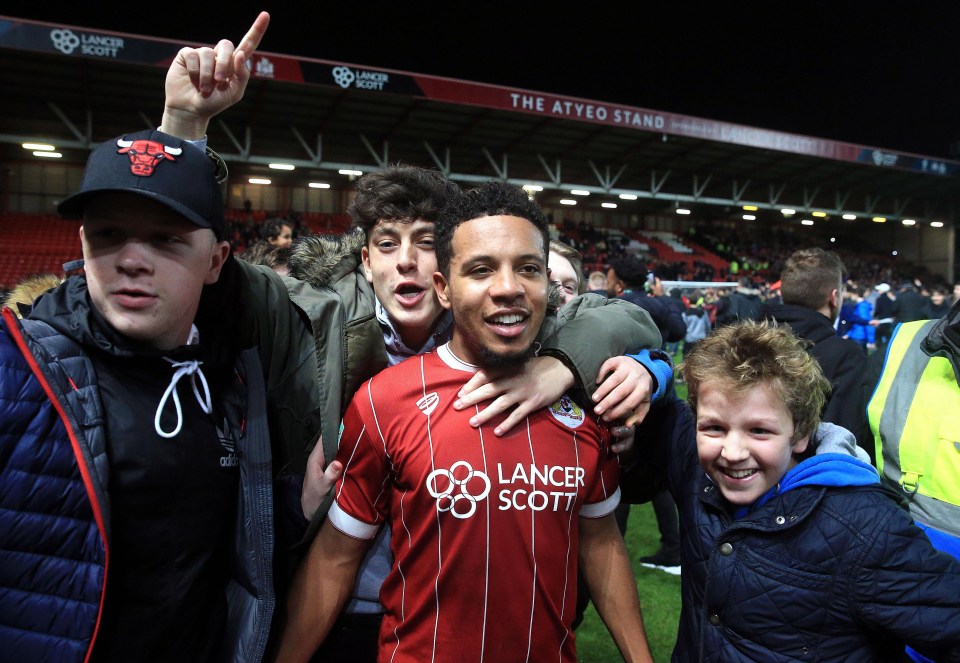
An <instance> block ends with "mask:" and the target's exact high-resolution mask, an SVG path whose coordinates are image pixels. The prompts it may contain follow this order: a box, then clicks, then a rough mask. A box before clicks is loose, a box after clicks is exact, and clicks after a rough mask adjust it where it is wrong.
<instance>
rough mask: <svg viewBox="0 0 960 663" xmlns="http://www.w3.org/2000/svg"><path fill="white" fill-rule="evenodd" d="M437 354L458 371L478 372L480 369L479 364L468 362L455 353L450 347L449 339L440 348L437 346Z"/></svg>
mask: <svg viewBox="0 0 960 663" xmlns="http://www.w3.org/2000/svg"><path fill="white" fill-rule="evenodd" d="M437 356H438V357H440V359H442V360H443V363H444V364H446V365H447V366H449V367H450V368H453V369H456V370H458V371H464V372H466V373H476V372H477V371H479V370H480V367H479V366H474V365H473V364H468V363H467V362H465V361H464V360H462V359H460V357H458V356H457V355H455V354H453V350H451V349H450V342H449V341H447V342H446V343H444V344H443V345H441V346H440V347H439V348H437Z"/></svg>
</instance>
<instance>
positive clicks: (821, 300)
mask: <svg viewBox="0 0 960 663" xmlns="http://www.w3.org/2000/svg"><path fill="white" fill-rule="evenodd" d="M843 272H844V267H843V261H842V260H840V256H838V255H837V254H836V253H834V252H833V251H826V250H824V249H819V248H814V249H800V250H799V251H794V252H793V254H791V255H790V257H789V258H787V262H786V263H785V264H784V267H783V273H782V274H781V275H780V281H781V285H780V295H781V296H782V297H783V303H784V304H793V305H795V306H802V307H804V308H808V309H812V310H814V311H816V310H817V309H819V308H822V307H823V306H824V305H826V303H827V300H828V299H829V298H830V292H831V291H832V290H835V289H839V288H841V287H842V286H841V284H842V283H843Z"/></svg>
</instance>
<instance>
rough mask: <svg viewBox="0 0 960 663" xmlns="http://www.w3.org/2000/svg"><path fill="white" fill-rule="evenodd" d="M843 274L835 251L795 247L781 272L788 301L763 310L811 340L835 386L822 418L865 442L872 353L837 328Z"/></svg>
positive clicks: (812, 349) (829, 378)
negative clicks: (865, 391) (868, 369)
mask: <svg viewBox="0 0 960 663" xmlns="http://www.w3.org/2000/svg"><path fill="white" fill-rule="evenodd" d="M843 274H844V265H843V262H842V261H841V260H840V256H838V255H837V254H836V253H835V252H833V251H827V250H824V249H821V248H812V249H800V250H799V251H794V252H793V253H792V254H790V256H789V257H788V258H787V260H786V262H785V263H784V267H783V272H782V274H781V276H780V280H781V282H782V285H781V286H780V291H781V293H782V295H783V302H784V303H783V304H764V305H763V315H764V317H765V318H766V319H767V320H771V321H774V322H778V323H781V324H785V325H789V326H790V328H791V329H793V333H794V334H796V335H797V336H798V337H800V338H802V339H804V340H806V341H809V342H810V354H811V355H813V357H814V358H815V359H816V360H817V362H818V363H819V364H820V368H821V369H822V370H823V374H824V376H825V377H826V378H827V380H829V381H830V386H831V395H830V397H829V398H828V399H827V404H826V407H825V408H824V410H823V412H821V413H820V415H821V418H822V420H823V421H828V422H830V423H833V424H837V425H838V426H843V427H844V428H846V429H847V430H849V431H850V432H852V433H853V434H854V435H855V436H856V438H857V441H858V442H859V443H860V444H862V445H864V446H866V445H867V442H866V440H867V438H868V434H867V430H866V403H865V401H864V400H863V383H864V380H865V379H866V367H867V354H866V352H864V349H863V348H862V347H860V346H859V345H858V344H857V343H854V342H853V341H851V340H848V339H844V338H840V337H839V336H837V332H836V329H835V328H834V324H835V323H836V320H837V316H838V315H839V314H840V307H841V305H842V300H843V288H844V285H843V284H844V281H843Z"/></svg>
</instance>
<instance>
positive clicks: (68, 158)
mask: <svg viewBox="0 0 960 663" xmlns="http://www.w3.org/2000/svg"><path fill="white" fill-rule="evenodd" d="M182 45H183V44H181V43H179V42H173V41H170V40H164V39H158V38H153V37H149V36H139V35H130V34H122V33H113V32H105V31H100V30H96V29H87V28H81V27H76V26H65V25H57V24H51V23H41V22H35V21H27V20H21V19H17V18H9V17H0V89H3V90H5V91H6V92H7V94H5V95H4V103H3V104H2V105H0V159H2V160H3V161H4V162H8V163H9V162H13V161H24V160H30V159H34V157H33V156H32V155H31V153H30V152H28V151H25V150H24V149H23V148H22V147H21V143H23V142H27V141H40V142H45V143H50V144H53V145H55V146H56V148H57V150H58V151H59V152H60V153H62V154H63V158H62V161H61V163H82V162H83V161H84V160H85V159H86V156H87V153H88V151H89V150H90V149H91V148H92V147H93V146H94V145H96V144H97V143H99V142H101V141H103V140H107V139H109V138H112V137H114V136H116V135H119V134H121V133H123V132H127V131H135V130H139V129H141V128H146V127H155V126H157V125H158V124H159V121H160V113H161V111H162V105H163V79H164V73H165V71H166V68H167V66H168V65H169V63H170V62H171V61H172V59H173V57H174V56H175V55H176V53H177V51H178V49H179V48H180V47H181V46H182ZM251 66H252V68H253V79H252V80H251V82H250V85H249V87H248V89H247V93H246V97H245V98H244V100H243V101H242V102H240V103H239V104H238V105H237V106H235V107H234V108H232V109H230V110H229V111H227V112H226V113H224V115H223V116H222V117H221V118H219V119H218V120H216V121H215V122H214V124H213V125H212V126H211V129H210V145H211V147H213V148H214V149H216V150H217V151H218V152H220V154H221V155H222V156H223V157H224V158H225V159H226V160H227V161H228V163H229V164H230V167H231V176H232V179H233V180H234V181H236V179H237V178H238V177H239V176H244V177H246V176H254V175H263V174H266V173H268V172H269V173H270V175H271V178H272V179H274V180H275V181H280V182H286V183H290V184H303V185H304V186H305V185H306V182H307V181H316V180H323V181H326V182H329V183H331V184H332V185H333V186H334V188H338V187H342V186H347V185H348V184H349V180H347V179H345V177H344V176H343V175H339V174H338V171H339V170H340V169H354V170H360V171H364V172H365V171H369V170H372V169H375V168H379V167H382V166H384V165H387V164H389V163H394V162H398V161H402V162H405V163H414V164H417V165H422V166H433V167H437V168H440V169H441V170H443V171H444V172H446V173H447V174H448V175H449V176H450V177H451V178H452V179H454V180H458V181H461V182H471V181H480V180H484V179H488V178H490V177H505V178H508V179H510V180H511V181H514V182H517V183H520V184H534V185H538V186H541V187H543V191H542V192H541V193H538V194H537V195H538V199H539V200H540V201H541V203H543V204H544V205H545V206H550V205H554V206H555V205H556V204H557V203H558V202H559V200H560V199H561V198H570V197H571V194H570V190H571V189H578V190H581V191H586V192H588V193H589V194H590V196H589V198H585V197H582V196H581V197H579V198H577V197H576V196H574V198H577V199H578V200H579V201H580V203H581V208H582V207H584V206H587V207H588V208H590V209H593V208H596V209H597V210H599V209H601V204H602V203H607V204H608V205H609V204H617V205H619V208H618V209H617V210H616V211H611V212H610V213H612V214H622V213H628V214H632V213H641V212H656V211H662V212H666V211H669V210H673V209H674V208H675V207H677V206H678V205H680V206H684V207H696V206H700V205H702V206H704V208H705V210H706V211H705V212H704V213H705V214H707V215H710V214H711V212H710V211H709V210H710V209H711V208H714V207H715V208H716V211H715V213H714V215H715V216H723V215H725V214H729V212H730V211H731V210H732V209H733V208H734V207H740V206H743V205H755V206H757V207H759V208H760V210H761V211H762V210H764V209H771V210H779V209H781V208H784V207H787V208H792V209H795V210H797V212H798V214H800V215H803V214H806V213H812V212H814V211H819V212H824V213H826V214H828V215H830V216H839V215H840V214H842V213H854V214H857V215H858V216H860V217H872V216H884V217H888V218H891V219H902V218H905V217H906V218H913V219H916V220H917V221H918V222H920V223H921V224H926V223H929V222H931V221H943V222H946V223H947V224H951V225H952V224H953V223H954V222H955V219H956V215H957V203H958V195H957V194H958V191H960V188H958V183H960V162H956V161H950V160H945V159H942V158H936V157H927V156H923V155H916V154H909V153H904V152H898V151H893V150H885V149H882V148H876V147H870V146H864V145H856V144H851V143H844V142H839V141H833V140H826V139H819V138H813V137H808V136H801V135H796V134H789V133H783V132H777V131H769V130H765V129H760V128H753V127H747V126H742V125H736V124H731V123H727V122H719V121H713V120H709V119H704V118H698V117H691V116H685V115H678V114H673V113H669V112H663V111H658V110H651V109H645V108H637V107H632V106H624V105H621V104H612V103H607V102H602V101H591V100H585V99H579V98H575V97H565V96H559V95H555V94H546V93H540V92H536V91H530V90H520V89H513V88H506V87H500V86H494V85H487V84H480V83H471V82H466V81H459V80H454V79H449V78H440V77H435V76H428V75H421V74H414V73H409V72H401V71H393V70H389V69H381V68H371V67H365V66H362V65H356V64H352V63H342V62H331V61H325V60H315V59H308V58H298V57H291V56H287V55H282V54H277V53H267V52H261V53H257V54H256V55H255V57H254V58H253V60H252V62H251ZM276 162H282V163H287V164H292V165H294V166H296V170H294V171H291V172H285V173H280V172H278V171H275V170H270V169H269V166H268V164H270V163H276ZM624 196H627V197H628V198H629V197H633V196H635V197H636V198H635V199H634V200H629V199H628V200H624V199H623V197H624Z"/></svg>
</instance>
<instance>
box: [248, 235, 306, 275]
mask: <svg viewBox="0 0 960 663" xmlns="http://www.w3.org/2000/svg"><path fill="white" fill-rule="evenodd" d="M291 255H293V251H292V250H291V248H290V247H289V246H280V245H279V244H270V243H269V242H257V243H255V244H254V245H253V246H251V247H250V248H248V249H247V250H246V251H244V252H243V253H238V254H237V257H238V258H240V259H241V260H243V261H245V262H248V263H250V264H251V265H264V266H265V267H269V268H270V269H272V270H273V271H275V272H276V273H277V274H280V275H281V276H287V275H288V274H289V273H290V269H289V267H288V266H287V263H288V262H289V261H290V256H291Z"/></svg>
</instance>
